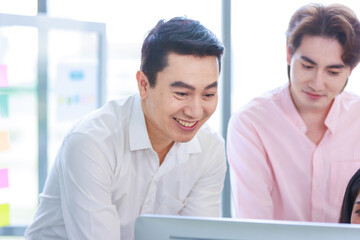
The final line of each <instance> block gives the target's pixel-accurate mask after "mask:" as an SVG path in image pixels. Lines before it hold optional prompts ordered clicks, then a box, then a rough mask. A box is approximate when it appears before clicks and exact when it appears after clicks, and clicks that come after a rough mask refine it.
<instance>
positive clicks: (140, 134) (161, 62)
mask: <svg viewBox="0 0 360 240" xmlns="http://www.w3.org/2000/svg"><path fill="white" fill-rule="evenodd" d="M223 50H224V48H223V46H222V44H221V43H220V42H219V41H218V40H217V38H216V37H215V35H214V34H213V33H211V32H210V31H209V30H208V29H206V28H205V27H204V26H202V25H201V24H200V23H199V22H198V21H194V20H190V19H187V18H173V19H171V20H169V21H167V22H165V21H160V22H159V23H158V24H157V25H156V26H155V27H154V28H153V29H152V30H151V31H150V33H149V34H148V36H147V37H146V39H145V41H144V43H143V47H142V57H141V70H139V71H138V72H137V74H136V78H137V82H138V88H139V94H135V95H133V96H130V97H128V98H126V99H122V100H118V101H112V102H110V103H108V104H106V105H105V106H103V107H102V108H100V109H99V110H97V111H95V112H93V113H91V114H89V115H88V116H86V117H85V118H84V119H82V120H81V121H79V122H78V123H77V124H76V125H75V126H74V127H73V128H72V129H71V131H70V132H69V133H68V135H67V136H66V137H65V139H64V141H63V144H62V146H61V148H60V150H59V152H58V155H57V158H56V161H55V163H54V166H53V168H52V171H51V173H50V175H49V177H48V179H47V180H46V184H45V187H44V191H43V193H42V194H41V195H40V205H39V209H38V211H37V213H36V216H35V219H34V222H33V223H32V224H31V225H30V226H29V228H28V229H27V230H26V233H25V238H26V239H34V240H35V239H36V240H42V239H46V240H49V239H50V240H52V239H76V240H80V239H81V240H84V239H86V240H90V239H92V240H95V239H106V240H119V239H121V240H127V239H133V238H134V222H135V219H136V217H138V216H139V215H141V214H173V215H174V214H175V215H176V214H177V215H193V216H214V217H215V216H218V215H219V212H220V195H221V191H222V188H223V183H224V177H225V171H226V162H225V149H224V141H223V139H222V138H221V136H219V134H217V133H216V132H214V131H212V130H211V129H210V128H209V127H208V126H203V124H204V123H205V122H206V121H207V120H208V119H209V117H210V116H211V115H212V113H213V112H214V111H215V109H216V105H217V98H218V96H217V85H218V84H217V83H218V77H219V72H220V63H221V56H222V53H223Z"/></svg>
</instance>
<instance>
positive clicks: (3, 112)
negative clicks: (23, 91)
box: [0, 94, 9, 117]
mask: <svg viewBox="0 0 360 240" xmlns="http://www.w3.org/2000/svg"><path fill="white" fill-rule="evenodd" d="M0 117H9V98H8V95H7V94H0Z"/></svg>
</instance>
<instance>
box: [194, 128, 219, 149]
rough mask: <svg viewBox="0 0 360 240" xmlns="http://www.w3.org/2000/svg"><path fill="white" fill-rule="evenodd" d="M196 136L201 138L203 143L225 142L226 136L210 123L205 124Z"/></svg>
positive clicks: (200, 140)
mask: <svg viewBox="0 0 360 240" xmlns="http://www.w3.org/2000/svg"><path fill="white" fill-rule="evenodd" d="M196 136H197V137H198V139H199V142H200V144H201V145H204V144H206V145H209V144H224V138H223V137H222V136H221V135H220V133H219V132H217V131H215V129H213V128H211V127H210V126H209V125H208V124H204V125H203V126H202V127H201V128H200V130H199V131H198V133H197V134H196Z"/></svg>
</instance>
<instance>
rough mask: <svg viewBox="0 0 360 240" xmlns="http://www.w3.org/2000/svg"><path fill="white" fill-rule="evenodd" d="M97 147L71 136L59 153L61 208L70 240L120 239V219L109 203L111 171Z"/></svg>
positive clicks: (81, 138)
mask: <svg viewBox="0 0 360 240" xmlns="http://www.w3.org/2000/svg"><path fill="white" fill-rule="evenodd" d="M99 145H100V144H98V143H96V142H95V141H93V140H92V139H90V138H89V137H88V136H86V135H82V134H71V135H70V136H68V137H67V138H66V140H65V142H64V146H63V148H62V150H61V152H60V153H59V157H60V159H59V160H60V165H59V176H60V193H61V208H62V212H63V218H64V223H65V228H66V232H67V234H68V237H69V239H70V240H79V239H83V240H95V239H96V240H98V239H107V240H119V239H120V220H119V216H118V213H117V209H116V206H115V205H113V204H112V201H111V192H112V184H111V183H112V177H113V175H114V174H113V170H112V169H111V164H110V163H109V156H106V153H105V152H104V151H102V149H101V147H99Z"/></svg>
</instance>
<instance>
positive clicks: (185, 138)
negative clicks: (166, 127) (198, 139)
mask: <svg viewBox="0 0 360 240" xmlns="http://www.w3.org/2000/svg"><path fill="white" fill-rule="evenodd" d="M194 137H195V134H191V135H189V136H179V137H177V138H175V139H174V141H175V142H189V141H191V140H192V139H193V138H194Z"/></svg>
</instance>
